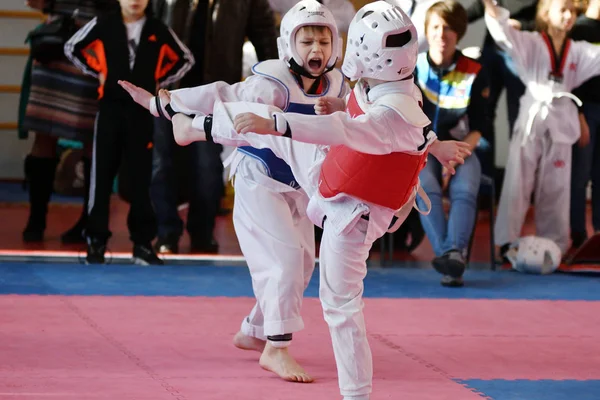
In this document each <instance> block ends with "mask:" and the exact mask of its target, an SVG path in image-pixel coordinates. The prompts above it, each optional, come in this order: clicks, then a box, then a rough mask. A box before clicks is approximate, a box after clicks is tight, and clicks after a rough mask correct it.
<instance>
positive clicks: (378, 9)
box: [342, 1, 419, 81]
mask: <svg viewBox="0 0 600 400" xmlns="http://www.w3.org/2000/svg"><path fill="white" fill-rule="evenodd" d="M392 3H394V4H390V3H388V2H385V1H375V2H373V3H369V4H367V5H365V6H364V7H363V8H361V9H360V10H358V12H357V13H356V16H355V17H354V19H353V20H352V22H351V23H350V28H349V29H348V44H347V45H346V55H345V57H344V63H343V64H342V72H343V73H344V75H346V76H347V77H348V78H350V80H357V79H358V78H373V79H381V80H384V81H398V80H401V79H404V78H407V77H409V76H410V75H411V74H412V73H413V71H414V69H415V65H416V63H417V54H418V51H419V42H418V39H417V30H416V28H415V26H414V25H413V23H412V21H411V20H410V18H409V17H408V15H406V14H405V13H404V11H402V9H401V8H400V7H399V6H398V5H396V4H395V2H393V1H392Z"/></svg>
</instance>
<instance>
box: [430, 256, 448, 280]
mask: <svg viewBox="0 0 600 400" xmlns="http://www.w3.org/2000/svg"><path fill="white" fill-rule="evenodd" d="M447 260H448V258H447V257H446V255H445V254H444V255H442V256H440V257H436V258H434V259H433V260H432V261H431V265H433V268H435V270H436V271H437V272H439V273H440V274H442V275H448V266H447V265H446V261H447Z"/></svg>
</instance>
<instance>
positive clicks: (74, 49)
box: [65, 13, 194, 100]
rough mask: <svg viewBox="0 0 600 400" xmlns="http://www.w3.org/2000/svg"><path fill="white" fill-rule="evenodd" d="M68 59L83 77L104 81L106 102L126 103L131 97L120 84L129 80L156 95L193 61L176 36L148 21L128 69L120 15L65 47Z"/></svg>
mask: <svg viewBox="0 0 600 400" xmlns="http://www.w3.org/2000/svg"><path fill="white" fill-rule="evenodd" d="M65 54H66V56H67V57H68V58H69V59H70V60H71V61H72V62H73V63H74V64H75V65H76V66H77V67H78V68H79V69H81V70H82V71H83V72H84V73H86V74H89V75H92V76H95V77H100V75H102V76H104V77H105V81H104V84H103V85H102V84H101V85H100V87H99V88H98V94H99V98H100V99H103V100H125V99H129V95H128V94H127V92H125V90H123V88H121V87H120V86H119V85H118V84H117V81H119V80H126V81H129V82H131V83H133V84H134V85H136V86H139V87H142V88H144V89H146V90H147V91H149V92H150V93H155V92H156V89H157V86H161V87H164V86H167V85H169V84H170V83H173V82H176V81H178V80H180V79H181V78H182V77H183V76H184V75H185V73H186V72H187V71H188V70H189V69H190V68H191V67H192V65H193V64H194V57H193V56H192V54H191V52H190V51H189V50H188V48H187V47H186V46H185V45H184V44H183V43H181V41H180V40H179V39H178V38H177V36H176V35H175V33H173V31H171V30H170V29H169V28H167V26H165V25H164V24H163V23H162V22H161V21H159V20H157V19H154V18H152V17H148V18H147V20H146V22H145V23H144V27H143V28H142V33H141V36H140V42H139V45H138V47H137V51H136V56H135V64H134V65H133V69H130V68H129V47H128V44H127V29H126V28H125V24H124V23H123V19H122V17H121V15H120V13H119V14H117V13H113V14H110V15H105V16H101V17H97V18H94V19H93V20H91V21H90V22H89V23H87V24H86V25H85V26H83V27H82V28H81V29H80V30H79V31H77V33H75V35H73V37H72V38H71V39H70V40H69V41H68V42H67V43H66V44H65Z"/></svg>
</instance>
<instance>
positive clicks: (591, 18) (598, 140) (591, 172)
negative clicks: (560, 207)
mask: <svg viewBox="0 0 600 400" xmlns="http://www.w3.org/2000/svg"><path fill="white" fill-rule="evenodd" d="M571 38H572V39H573V40H586V41H588V42H590V43H596V44H598V45H600V0H592V1H590V4H589V5H588V8H587V10H586V12H585V14H582V15H580V16H579V18H577V21H575V25H574V26H573V30H572V31H571ZM599 68H600V67H599ZM573 94H574V95H576V96H577V97H579V98H580V99H581V101H582V102H583V107H582V108H581V109H580V110H579V118H580V120H581V119H582V118H583V117H585V119H584V121H586V123H587V129H588V131H589V135H585V134H583V132H582V135H581V138H580V139H579V142H578V143H575V144H574V145H573V165H572V169H571V240H572V244H571V246H572V247H573V248H574V249H575V248H578V247H580V246H581V245H582V244H583V243H584V242H585V241H586V239H587V237H588V234H587V229H586V218H585V215H586V204H587V201H586V189H587V185H588V182H589V181H590V179H591V180H592V226H593V228H594V232H599V231H600V164H599V163H600V76H595V77H593V78H592V79H590V80H589V81H587V82H585V83H584V84H582V85H581V86H580V87H578V88H576V89H575V90H573ZM581 126H582V130H583V129H585V128H586V124H581ZM587 138H589V139H587ZM586 139H587V140H586Z"/></svg>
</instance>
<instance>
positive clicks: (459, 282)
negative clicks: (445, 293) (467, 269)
mask: <svg viewBox="0 0 600 400" xmlns="http://www.w3.org/2000/svg"><path fill="white" fill-rule="evenodd" d="M440 283H441V284H442V286H446V287H463V286H464V285H465V282H464V281H463V278H462V276H461V277H460V278H453V277H451V276H450V275H444V277H443V278H442V280H441V281H440Z"/></svg>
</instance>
